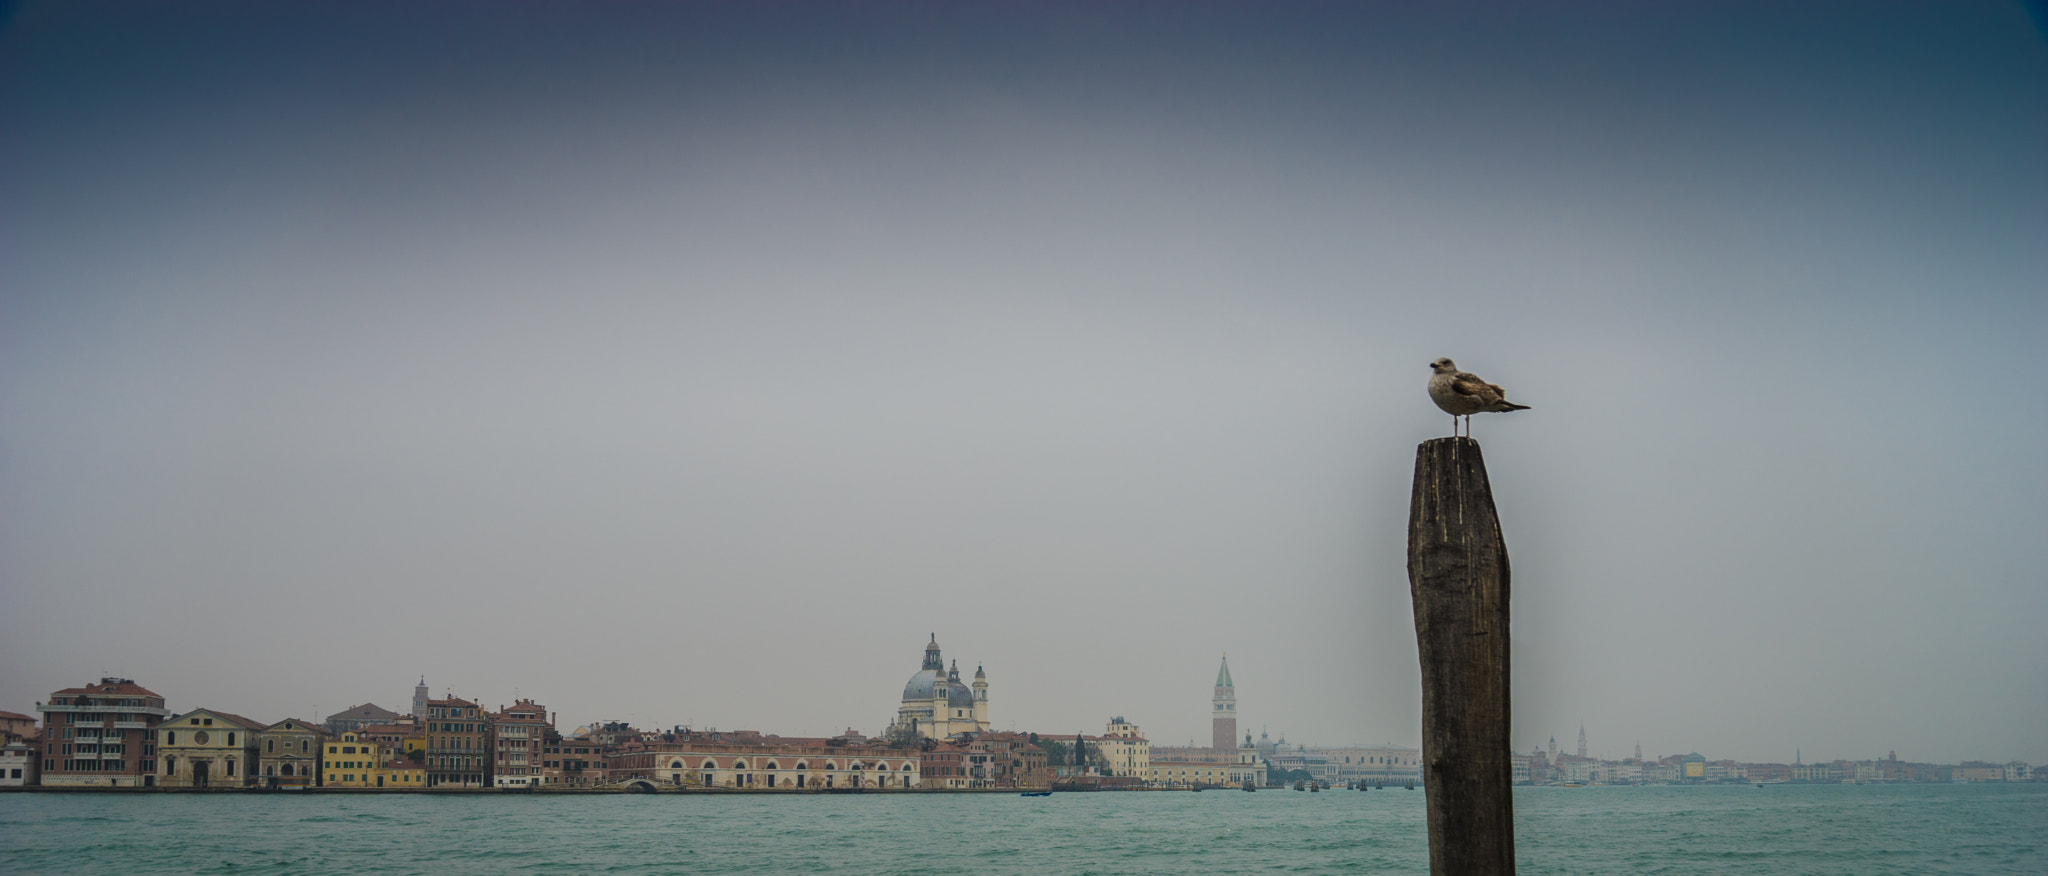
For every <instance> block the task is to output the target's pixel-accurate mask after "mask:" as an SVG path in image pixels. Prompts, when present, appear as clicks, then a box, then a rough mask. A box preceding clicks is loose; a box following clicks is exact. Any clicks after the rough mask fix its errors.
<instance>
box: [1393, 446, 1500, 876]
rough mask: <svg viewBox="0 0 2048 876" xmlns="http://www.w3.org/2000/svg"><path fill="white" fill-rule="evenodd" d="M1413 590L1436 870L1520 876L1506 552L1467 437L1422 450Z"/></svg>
mask: <svg viewBox="0 0 2048 876" xmlns="http://www.w3.org/2000/svg"><path fill="white" fill-rule="evenodd" d="M1414 489H1415V491H1414V494H1413V496H1412V498H1411V500H1410V502H1409V505H1408V592H1409V595H1410V597H1411V598H1412V599H1413V600H1414V603H1415V641H1416V644H1417V645H1418V646H1419V649H1420V651H1421V659H1422V760H1423V764H1424V766H1425V768H1426V769H1427V770H1428V772H1427V775H1426V778H1425V782H1424V786H1423V787H1424V793H1425V794H1427V795H1428V801H1427V802H1428V808H1429V870H1430V872H1431V873H1433V874H1436V876H1464V874H1508V873H1513V872H1515V818H1514V798H1513V796H1512V792H1513V782H1514V774H1513V764H1512V762H1511V761H1510V759H1509V747H1510V744H1511V743H1510V740H1509V738H1508V717H1509V711H1508V552H1507V546H1506V544H1505V543H1504V542H1503V541H1502V540H1501V535H1500V519H1499V517H1498V516H1497V515H1496V513H1495V511H1494V506H1493V489H1492V487H1491V486H1490V485H1489V484H1488V482H1487V479H1486V460H1485V459H1483V458H1482V457H1481V456H1480V454H1479V443H1478V442H1476V441H1473V440H1472V439H1470V438H1437V439H1434V440H1431V441H1425V442H1423V443H1422V445H1421V446H1420V447H1418V448H1416V451H1415V488H1414Z"/></svg>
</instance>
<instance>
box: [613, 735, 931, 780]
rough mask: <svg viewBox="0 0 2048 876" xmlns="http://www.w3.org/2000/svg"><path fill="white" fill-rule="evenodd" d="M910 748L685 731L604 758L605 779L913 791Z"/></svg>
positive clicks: (916, 757)
mask: <svg viewBox="0 0 2048 876" xmlns="http://www.w3.org/2000/svg"><path fill="white" fill-rule="evenodd" d="M920 755H921V751H919V750H918V749H914V748H913V749H904V748H890V747H888V746H886V745H882V744H875V743H866V742H861V743H855V742H850V741H848V739H847V738H846V737H844V736H839V737H831V738H814V737H782V736H763V735H761V734H760V733H756V732H753V731H737V732H726V733H716V732H710V733H700V732H695V731H691V730H687V729H679V730H677V731H674V732H670V733H664V734H661V735H659V736H656V735H653V734H647V735H643V736H642V737H641V738H639V739H637V740H634V741H630V742H625V743H622V744H620V745H619V747H618V748H617V749H616V750H614V751H612V752H611V753H610V755H609V760H610V762H611V767H610V771H611V780H612V781H613V782H614V783H616V782H624V781H631V780H634V779H640V780H645V781H648V782H652V783H654V784H658V785H673V786H678V787H704V788H746V789H769V788H782V789H789V790H797V789H806V788H817V789H837V788H866V789H890V790H907V789H913V788H917V787H918V786H919V782H920V778H919V777H920V773H921V772H922V767H921V765H920V763H919V761H920Z"/></svg>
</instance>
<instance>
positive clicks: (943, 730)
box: [890, 633, 988, 739]
mask: <svg viewBox="0 0 2048 876" xmlns="http://www.w3.org/2000/svg"><path fill="white" fill-rule="evenodd" d="M890 729H891V730H893V731H897V732H906V731H907V732H909V733H912V734H916V735H918V736H928V737H930V738H933V739H945V738H947V737H950V736H953V735H955V734H959V733H974V732H980V731H985V730H987V729H988V676H987V675H986V674H984V673H983V672H982V671H981V667H979V666H977V667H975V668H974V687H973V689H971V690H970V689H969V688H968V686H967V685H965V684H962V683H961V682H960V664H959V661H954V663H953V668H952V669H947V668H946V661H945V660H944V659H943V658H941V657H940V656H939V637H938V634H937V633H934V634H932V641H931V644H929V645H926V646H924V668H922V669H919V670H918V671H917V674H916V675H913V676H911V677H910V681H909V683H907V684H905V685H903V705H901V706H898V707H897V709H896V724H895V725H894V726H892V727H891V728H890Z"/></svg>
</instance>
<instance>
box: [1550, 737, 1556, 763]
mask: <svg viewBox="0 0 2048 876" xmlns="http://www.w3.org/2000/svg"><path fill="white" fill-rule="evenodd" d="M1550 760H1551V762H1552V763H1555V762H1557V737H1555V736H1552V737H1550Z"/></svg>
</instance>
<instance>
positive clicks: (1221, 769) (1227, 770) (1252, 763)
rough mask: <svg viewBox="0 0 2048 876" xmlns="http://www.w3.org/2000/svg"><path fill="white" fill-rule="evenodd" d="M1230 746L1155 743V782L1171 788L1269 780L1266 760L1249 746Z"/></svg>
mask: <svg viewBox="0 0 2048 876" xmlns="http://www.w3.org/2000/svg"><path fill="white" fill-rule="evenodd" d="M1246 743H1247V744H1246V745H1245V746H1242V747H1239V748H1231V749H1221V750H1219V749H1214V748H1195V747H1191V746H1180V745H1154V746H1152V747H1151V750H1150V751H1149V752H1148V764H1149V773H1150V774H1149V775H1148V776H1147V778H1149V779H1150V780H1151V782H1152V784H1155V785H1161V786H1165V787H1170V788H1186V787H1194V786H1202V787H1211V788H1213V787H1226V786H1227V787H1243V786H1244V785H1246V784H1251V785H1264V784H1265V783H1266V763H1265V760H1264V759H1263V758H1261V757H1260V756H1259V751H1258V749H1256V748H1253V747H1251V746H1250V745H1249V743H1250V740H1246Z"/></svg>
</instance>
